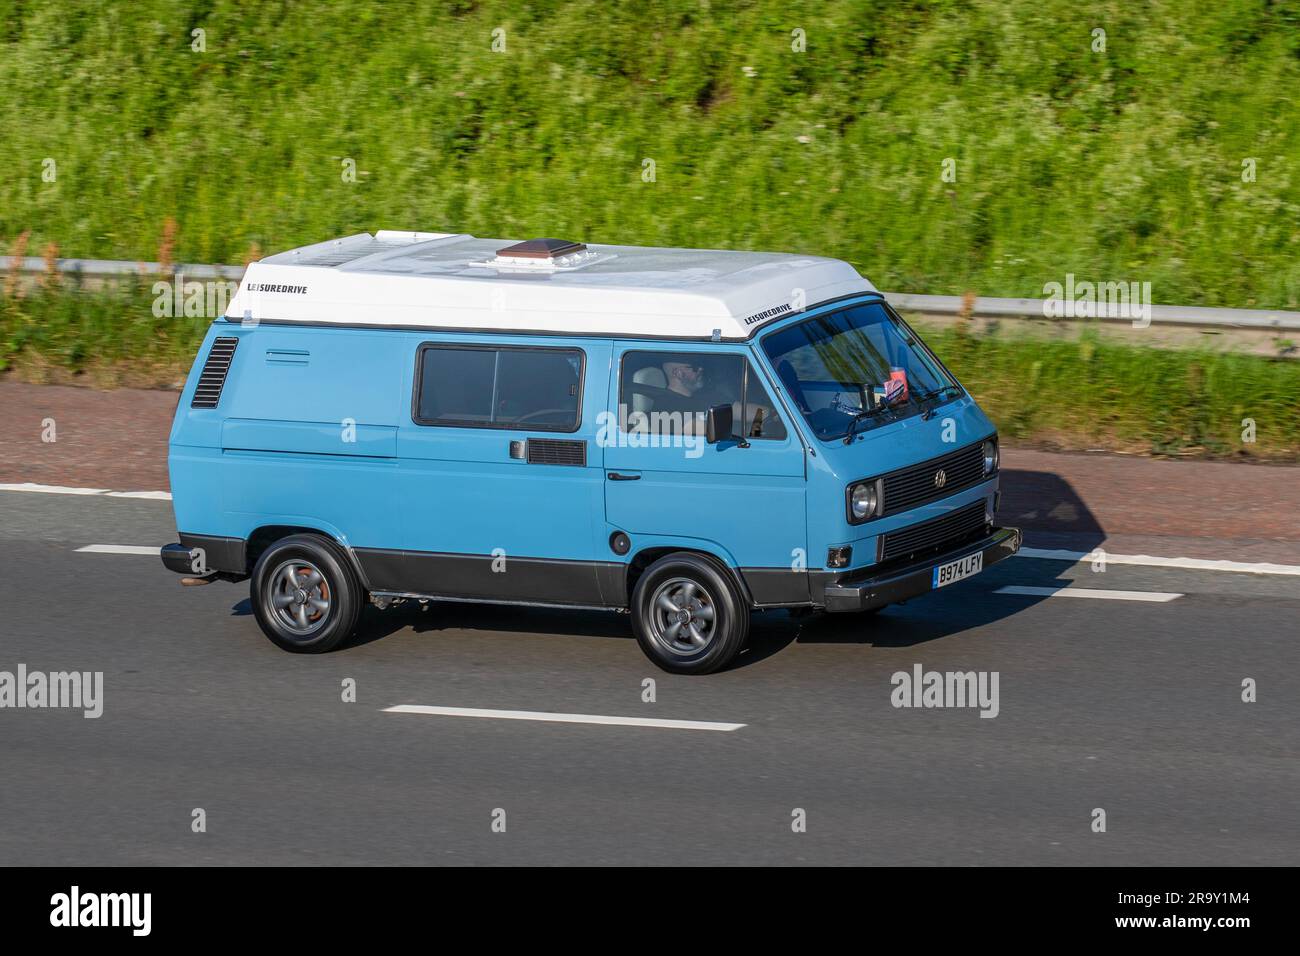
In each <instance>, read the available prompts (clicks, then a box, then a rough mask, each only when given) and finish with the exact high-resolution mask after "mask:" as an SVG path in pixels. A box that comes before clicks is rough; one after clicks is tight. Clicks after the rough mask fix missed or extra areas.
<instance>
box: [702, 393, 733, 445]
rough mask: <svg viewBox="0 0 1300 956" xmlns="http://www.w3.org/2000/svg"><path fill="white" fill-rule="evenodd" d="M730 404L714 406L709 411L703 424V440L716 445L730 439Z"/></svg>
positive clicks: (731, 429)
mask: <svg viewBox="0 0 1300 956" xmlns="http://www.w3.org/2000/svg"><path fill="white" fill-rule="evenodd" d="M731 414H732V413H731V403H730V402H728V403H727V404H725V405H714V406H713V407H712V408H710V409H709V411H708V413H707V418H706V419H705V422H704V440H705V441H706V442H708V444H710V445H716V444H717V443H718V442H720V441H725V440H726V439H728V438H731V437H732V432H733V428H732V420H731Z"/></svg>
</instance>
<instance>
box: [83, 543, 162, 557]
mask: <svg viewBox="0 0 1300 956" xmlns="http://www.w3.org/2000/svg"><path fill="white" fill-rule="evenodd" d="M77 552H78V553H80V554H152V555H153V556H154V557H157V556H158V555H160V554H162V548H160V547H158V546H157V545H153V546H150V545H147V544H88V545H86V546H85V547H84V548H78V549H77Z"/></svg>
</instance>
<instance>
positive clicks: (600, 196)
mask: <svg viewBox="0 0 1300 956" xmlns="http://www.w3.org/2000/svg"><path fill="white" fill-rule="evenodd" d="M195 31H203V33H202V35H201V36H202V45H203V51H202V52H196V51H195V50H194V49H193V47H194V46H195V44H196V43H197V41H198V39H199V37H198V36H197V35H196V33H195ZM796 31H799V32H797V33H796ZM1096 31H1104V45H1105V48H1104V50H1101V49H1099V48H1096V49H1095V47H1099V46H1100V44H1101V42H1102V41H1103V37H1102V36H1101V35H1100V33H1097V32H1096ZM801 44H802V45H803V49H802V50H801V51H800V50H799V49H797V48H798V47H800V45H801ZM496 51H500V52H496ZM0 89H3V90H4V91H5V95H6V109H5V110H4V111H3V113H0V143H2V144H3V149H2V150H0V154H2V155H3V158H4V160H5V175H4V176H3V177H0V246H2V247H4V248H6V249H7V248H8V247H10V246H11V245H12V243H13V240H14V239H15V237H17V236H18V235H20V234H21V233H23V232H25V231H28V230H30V231H31V232H32V235H31V248H32V249H33V250H36V253H35V254H40V253H41V252H42V251H43V250H44V249H45V248H46V247H47V245H49V244H51V243H52V244H56V245H57V247H58V248H59V250H60V252H61V254H62V255H65V256H77V257H87V258H92V257H93V258H129V259H152V258H154V257H155V256H156V254H157V249H158V243H159V239H160V236H162V234H163V231H164V223H166V222H167V221H168V220H169V219H173V220H175V221H176V222H177V223H179V231H178V232H177V234H176V236H175V243H174V245H175V248H174V254H175V260H176V261H182V262H238V261H240V260H241V259H242V258H243V257H244V256H245V254H246V253H247V251H248V249H249V248H250V247H254V246H255V247H257V248H260V249H262V250H267V251H276V250H280V249H285V248H289V247H292V246H297V245H302V244H304V243H309V242H316V241H320V240H322V239H326V238H331V237H335V236H339V235H345V234H348V233H352V232H358V231H362V230H367V231H370V230H374V229H377V228H393V229H423V230H444V229H450V230H457V231H469V232H474V233H476V234H478V235H484V236H498V237H521V238H522V237H529V236H562V237H571V238H574V239H581V240H587V241H595V242H623V243H633V244H643V245H674V246H694V247H721V248H765V249H778V250H789V251H798V252H804V253H821V254H827V255H833V256H836V257H839V258H844V259H848V260H849V261H851V262H853V263H854V264H855V265H857V266H858V267H859V269H860V270H861V271H862V272H863V273H864V274H865V275H867V276H868V277H870V278H871V279H872V280H873V281H874V282H875V283H876V284H877V286H878V287H880V288H883V289H890V290H898V291H915V292H930V293H952V294H961V293H963V292H965V291H967V290H973V291H975V292H977V293H979V294H981V295H1006V296H1037V295H1041V294H1042V291H1043V285H1044V283H1046V282H1049V281H1060V282H1063V281H1064V278H1065V274H1066V273H1073V274H1075V275H1076V276H1078V277H1079V278H1080V279H1087V280H1093V281H1122V280H1131V281H1149V282H1151V283H1152V294H1153V297H1154V300H1155V301H1156V302H1164V303H1173V304H1182V305H1198V304H1206V305H1222V306H1232V307H1251V306H1258V307H1268V308H1300V228H1297V223H1298V222H1300V110H1297V109H1296V106H1295V91H1296V90H1297V89H1300V3H1297V0H1271V2H1265V0H1218V2H1209V0H1197V2H1183V3H1160V2H1140V0H1139V2H1128V0H1101V2H1097V3H1088V4H1079V3H1077V2H1075V0H940V2H934V3H919V2H915V3H897V2H886V0H831V2H800V0H752V2H747V3H739V2H735V3H729V2H722V0H714V2H711V3H705V2H702V0H662V2H657V3H654V4H648V5H647V4H617V3H615V4H611V3H608V2H605V0H572V2H568V3H564V4H528V3H518V2H515V0H483V2H468V0H443V2H429V3H410V2H408V3H381V2H379V0H316V2H301V3H297V2H295V3H284V4H274V5H269V6H268V5H256V4H254V5H249V4H244V3H237V2H234V0H213V2H184V0H137V2H133V3H130V4H118V5H107V6H106V5H103V4H100V3H89V2H84V0H83V2H69V3H62V4H25V3H21V2H18V0H0ZM647 161H652V162H653V164H654V167H653V169H654V176H653V178H652V180H651V181H647V180H648V179H650V177H649V176H648V172H649V166H647ZM946 161H952V162H953V164H954V165H952V166H951V167H950V168H951V169H952V170H953V172H954V173H955V179H954V180H953V181H945V179H944V175H943V174H944V171H945V162H946ZM349 163H351V164H352V166H349ZM1243 163H1246V164H1247V165H1246V166H1243ZM353 167H354V168H355V176H348V175H345V174H346V173H347V172H348V170H349V168H353ZM1250 170H1253V176H1249V177H1248V179H1249V181H1245V180H1243V173H1250Z"/></svg>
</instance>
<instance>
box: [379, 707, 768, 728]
mask: <svg viewBox="0 0 1300 956" xmlns="http://www.w3.org/2000/svg"><path fill="white" fill-rule="evenodd" d="M384 713H386V714H427V715H430V716H434V717H489V718H495V719H497V720H535V721H541V722H544V723H555V724H604V725H612V726H616V727H656V728H659V729H662V730H717V731H722V732H723V733H729V732H731V731H733V730H739V729H740V728H741V727H744V726H745V725H744V724H728V723H720V722H718V721H712V720H664V719H659V718H656V717H607V716H605V715H603V714H552V713H549V712H546V711H536V710H482V709H479V708H477V707H431V706H427V705H424V704H398V705H397V706H396V707H385V708H384Z"/></svg>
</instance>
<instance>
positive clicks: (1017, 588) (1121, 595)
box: [993, 584, 1182, 604]
mask: <svg viewBox="0 0 1300 956" xmlns="http://www.w3.org/2000/svg"><path fill="white" fill-rule="evenodd" d="M993 593H994V594H1024V595H1032V596H1034V597H1048V598H1060V597H1066V598H1096V599H1097V600H1099V601H1151V602H1154V603H1158V604H1164V603H1166V602H1168V601H1174V600H1177V599H1178V598H1180V597H1182V595H1181V594H1177V593H1175V592H1173V591H1109V590H1107V589H1105V588H1069V587H1067V588H1033V587H1025V586H1023V585H1019V584H1010V585H1007V586H1006V587H1002V588H998V589H997V590H995V591H994V592H993Z"/></svg>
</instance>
